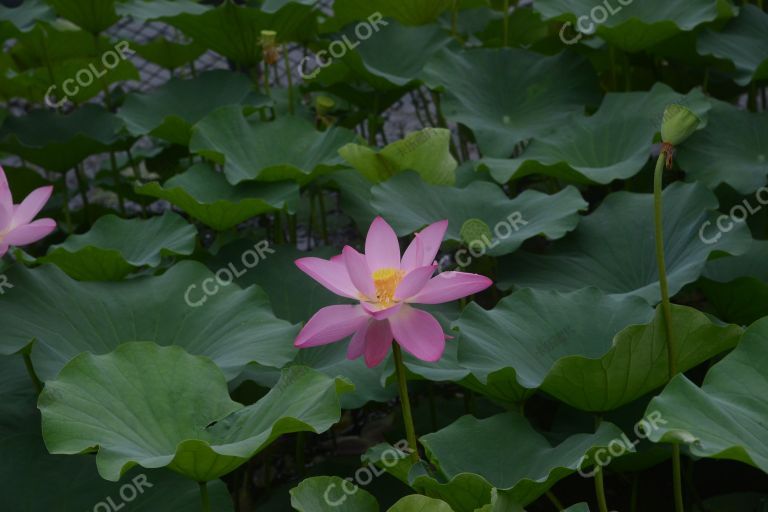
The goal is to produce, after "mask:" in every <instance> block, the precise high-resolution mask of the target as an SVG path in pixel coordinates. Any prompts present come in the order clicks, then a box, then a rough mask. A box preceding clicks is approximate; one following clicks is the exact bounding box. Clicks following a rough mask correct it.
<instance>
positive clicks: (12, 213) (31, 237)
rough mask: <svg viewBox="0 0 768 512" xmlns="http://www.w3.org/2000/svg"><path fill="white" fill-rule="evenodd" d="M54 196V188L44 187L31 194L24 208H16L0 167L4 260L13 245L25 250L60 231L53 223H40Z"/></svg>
mask: <svg viewBox="0 0 768 512" xmlns="http://www.w3.org/2000/svg"><path fill="white" fill-rule="evenodd" d="M51 193H53V187H51V186H48V187H40V188H38V189H36V190H34V191H32V193H31V194H29V195H28V196H27V197H26V198H25V199H24V201H22V202H21V204H13V196H12V195H11V188H10V187H9V186H8V179H7V178H6V177H5V171H3V168H2V167H0V258H2V257H3V256H4V255H5V253H6V252H8V247H9V246H11V245H15V246H22V245H29V244H32V243H35V242H37V241H38V240H40V239H42V238H45V237H46V236H48V235H49V234H50V233H51V231H53V230H54V229H56V221H54V220H53V219H38V220H35V221H33V220H32V219H34V218H35V215H37V214H38V213H40V210H42V209H43V206H45V203H47V202H48V199H50V197H51Z"/></svg>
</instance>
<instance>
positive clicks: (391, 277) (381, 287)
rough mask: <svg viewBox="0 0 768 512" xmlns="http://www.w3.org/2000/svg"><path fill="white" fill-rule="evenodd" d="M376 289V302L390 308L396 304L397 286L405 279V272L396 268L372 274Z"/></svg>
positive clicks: (384, 269) (383, 269)
mask: <svg viewBox="0 0 768 512" xmlns="http://www.w3.org/2000/svg"><path fill="white" fill-rule="evenodd" d="M372 277H373V284H374V286H375V287H376V300H377V301H378V302H379V304H381V305H384V306H389V305H391V304H392V303H394V302H395V290H397V285H398V284H400V281H402V280H403V277H405V272H403V271H402V270H397V269H394V268H381V269H379V270H377V271H376V272H374V273H373V274H372Z"/></svg>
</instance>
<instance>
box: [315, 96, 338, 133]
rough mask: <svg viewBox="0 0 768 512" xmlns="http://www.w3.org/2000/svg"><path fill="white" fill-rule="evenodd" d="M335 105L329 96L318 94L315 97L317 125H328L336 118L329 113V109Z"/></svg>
mask: <svg viewBox="0 0 768 512" xmlns="http://www.w3.org/2000/svg"><path fill="white" fill-rule="evenodd" d="M335 106H336V102H335V101H333V98H331V97H330V96H324V95H320V96H318V97H317V98H315V114H316V119H317V124H318V126H320V125H322V126H325V127H328V126H330V125H332V124H333V123H334V122H335V121H336V118H335V117H333V116H332V115H331V110H333V108H334V107H335Z"/></svg>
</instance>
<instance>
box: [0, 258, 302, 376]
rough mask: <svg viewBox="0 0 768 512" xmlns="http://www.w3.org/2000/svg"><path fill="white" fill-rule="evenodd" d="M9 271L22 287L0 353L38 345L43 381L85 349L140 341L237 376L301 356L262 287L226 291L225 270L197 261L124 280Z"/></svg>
mask: <svg viewBox="0 0 768 512" xmlns="http://www.w3.org/2000/svg"><path fill="white" fill-rule="evenodd" d="M5 274H6V276H7V277H8V281H9V282H10V283H12V284H13V286H14V287H13V288H12V289H10V290H6V291H5V293H4V294H2V295H0V324H2V325H3V326H4V327H3V330H2V332H0V354H12V353H15V352H17V351H18V350H20V349H22V348H24V347H26V346H27V345H29V344H30V343H31V342H32V341H35V344H34V348H33V350H32V361H33V363H34V366H35V369H36V370H37V373H38V375H39V376H40V378H41V379H42V380H48V379H52V378H53V377H54V376H56V374H57V373H58V372H59V370H60V369H61V368H62V367H63V366H64V365H65V364H66V363H67V361H69V360H70V359H72V358H73V357H75V356H76V355H78V354H80V353H81V352H86V351H88V352H93V353H97V354H103V353H105V352H109V351H111V350H113V349H115V348H116V347H117V346H118V345H120V344H121V343H124V342H127V341H135V340H151V341H154V342H156V343H159V344H161V345H180V346H183V347H184V348H185V349H186V350H187V351H189V352H190V353H193V354H199V355H204V356H208V357H210V358H211V359H213V360H214V362H215V363H216V364H218V365H219V367H220V368H221V369H222V370H223V371H224V373H225V374H226V375H227V378H229V379H232V378H234V377H235V376H237V374H238V373H239V372H240V371H242V369H243V368H244V367H245V365H247V364H248V363H249V362H251V361H254V362H258V363H259V364H262V365H265V366H273V367H277V368H281V367H283V366H284V365H285V364H286V363H288V362H289V361H290V360H291V359H293V356H294V354H295V349H294V348H293V340H294V338H295V336H296V333H297V327H296V326H293V325H291V324H289V323H288V322H285V321H283V320H278V319H277V318H275V317H274V315H273V314H272V310H271V308H270V306H269V299H268V298H267V296H266V294H265V293H264V292H263V291H262V290H261V289H258V288H256V287H252V288H248V289H245V290H243V289H240V288H239V287H237V286H236V285H230V286H221V285H220V283H219V281H221V282H224V283H225V282H227V279H228V278H227V276H226V275H225V273H219V274H217V275H218V279H219V281H217V278H216V277H215V276H214V274H213V273H211V272H209V271H208V270H207V269H206V268H205V267H204V266H203V265H201V264H199V263H197V262H192V261H183V262H181V263H178V264H177V265H175V266H174V267H172V268H171V269H170V270H169V271H168V272H166V273H165V274H163V275H161V276H158V277H141V278H136V279H131V280H128V281H123V282H116V283H104V282H79V281H74V280H72V279H70V278H69V277H67V275H66V274H64V272H62V271H61V270H59V269H58V268H57V267H55V266H51V265H45V266H42V267H39V268H37V269H34V270H29V269H24V268H20V267H18V266H17V267H15V268H12V269H11V270H9V271H8V272H6V273H5ZM205 290H207V291H208V292H209V294H206V293H205ZM214 291H215V292H217V293H215V294H210V292H214ZM73 298H76V300H75V299H73ZM171 319H172V320H173V321H170V320H171Z"/></svg>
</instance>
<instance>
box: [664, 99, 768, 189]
mask: <svg viewBox="0 0 768 512" xmlns="http://www.w3.org/2000/svg"><path fill="white" fill-rule="evenodd" d="M713 105H714V106H713V108H712V110H711V111H710V113H709V122H708V124H707V127H706V129H704V130H700V131H699V132H697V133H694V134H693V135H692V136H691V138H689V139H688V140H687V141H685V143H684V144H683V145H682V146H680V149H679V150H678V154H677V157H676V158H677V163H678V165H679V166H680V167H681V168H682V169H683V170H684V171H685V172H686V175H687V176H688V177H690V178H692V179H694V180H696V181H700V182H702V183H704V184H705V185H706V186H708V187H710V188H715V187H717V186H718V185H720V184H721V183H727V184H728V185H730V186H731V187H733V188H734V189H736V190H737V191H739V192H741V193H742V194H750V193H752V192H754V191H755V190H757V189H759V188H760V187H762V186H764V185H765V183H766V174H768V113H760V114H757V113H752V112H747V111H744V110H740V109H739V108H737V107H734V106H733V105H731V104H728V103H724V102H721V101H716V100H715V101H713Z"/></svg>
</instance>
